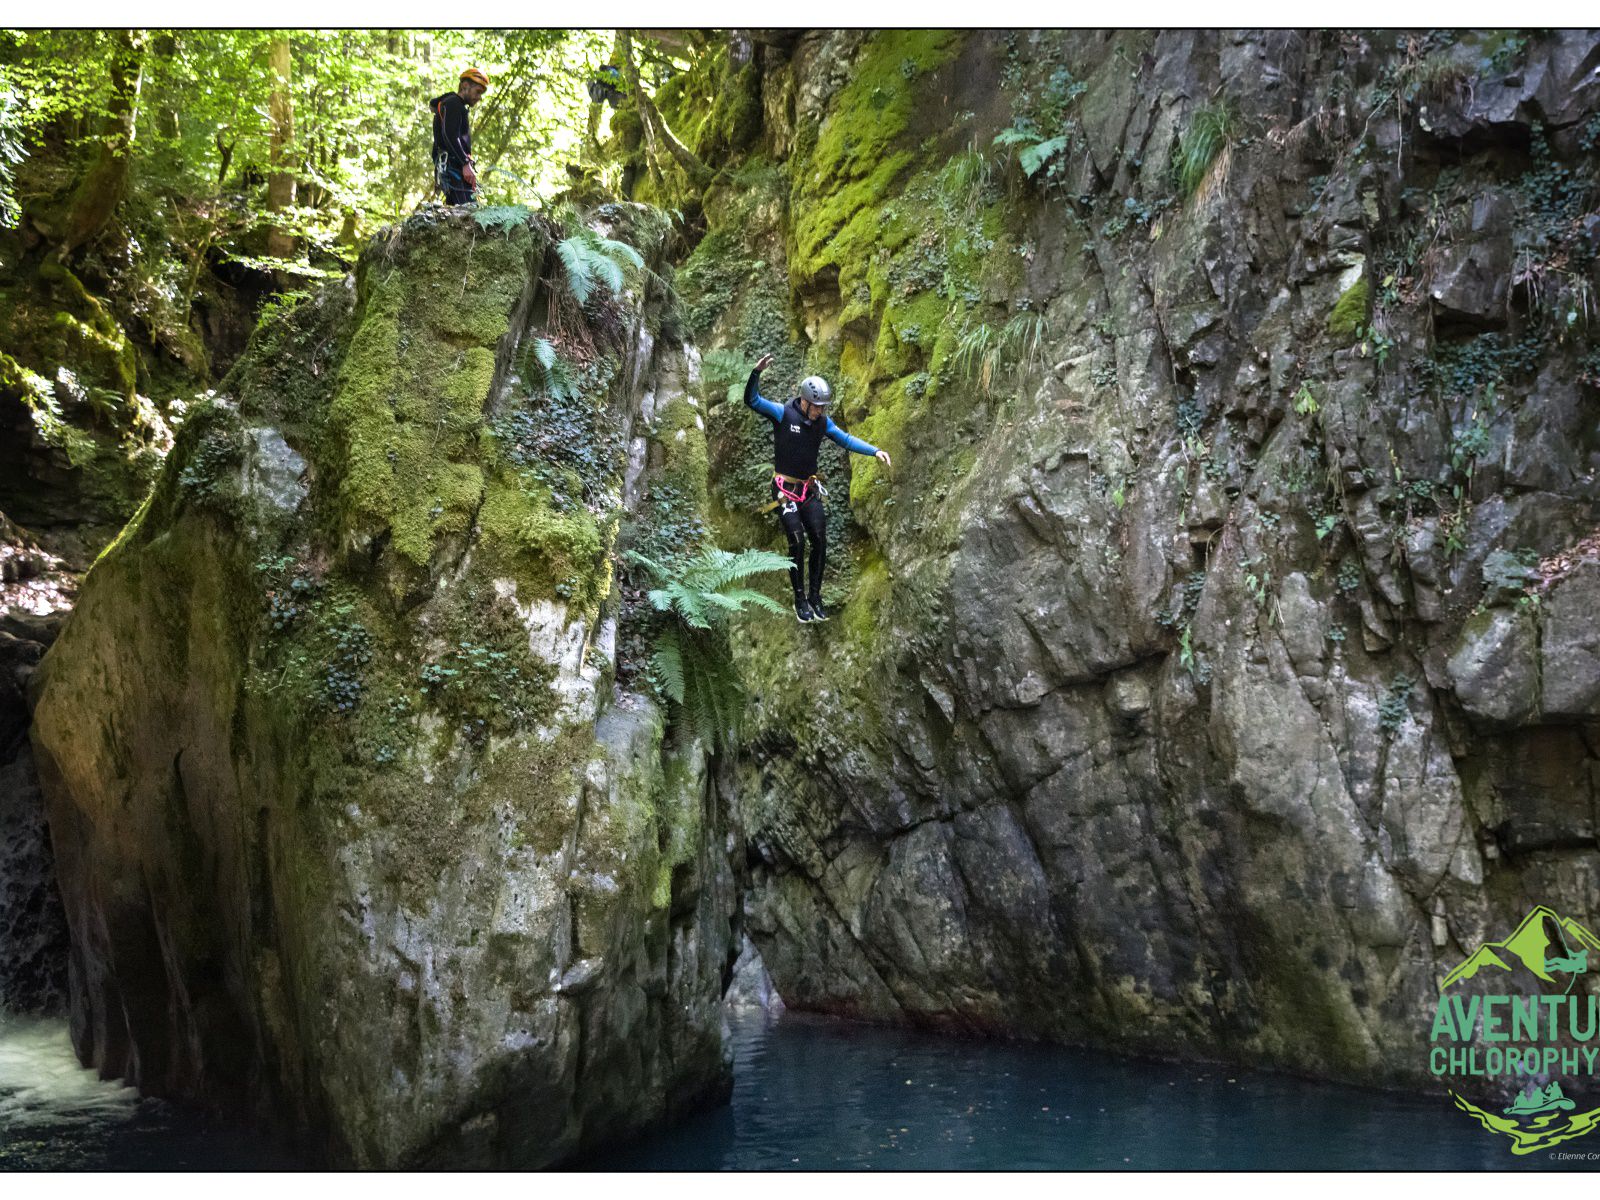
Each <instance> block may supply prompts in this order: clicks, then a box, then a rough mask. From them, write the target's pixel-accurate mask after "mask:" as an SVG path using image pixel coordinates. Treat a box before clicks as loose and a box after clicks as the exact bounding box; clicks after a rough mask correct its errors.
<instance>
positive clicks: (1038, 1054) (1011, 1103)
mask: <svg viewBox="0 0 1600 1200" xmlns="http://www.w3.org/2000/svg"><path fill="white" fill-rule="evenodd" d="M730 1024H731V1028H732V1030H733V1049H734V1057H735V1062H734V1089H733V1103H732V1104H731V1105H730V1106H728V1107H726V1108H723V1109H720V1110H716V1111H713V1112H708V1113H704V1114H702V1115H700V1116H698V1117H695V1118H693V1119H691V1120H690V1121H689V1122H688V1123H687V1124H684V1125H679V1126H677V1127H676V1128H674V1129H672V1130H670V1131H665V1132H663V1133H660V1134H657V1135H655V1136H653V1137H651V1138H650V1139H648V1140H647V1141H644V1142H642V1143H639V1144H636V1145H635V1146H633V1147H631V1148H629V1149H627V1150H625V1151H621V1152H616V1153H610V1154H607V1155H604V1156H600V1157H598V1158H597V1159H596V1160H594V1161H592V1162H590V1163H586V1164H585V1165H586V1166H590V1167H594V1168H598V1169H607V1168H610V1169H619V1170H708V1171H711V1170H791V1171H793V1170H838V1169H863V1170H880V1171H881V1170H923V1171H929V1170H933V1171H937V1170H949V1169H956V1170H991V1169H1010V1170H1085V1169H1091V1170H1146V1171H1148V1170H1174V1169H1178V1170H1182V1169H1203V1170H1341V1169H1343V1170H1348V1169H1383V1170H1483V1169H1492V1170H1516V1169H1527V1168H1534V1169H1538V1168H1552V1167H1553V1168H1561V1169H1567V1170H1570V1169H1572V1168H1573V1167H1575V1166H1576V1167H1582V1166H1583V1165H1584V1164H1583V1163H1581V1162H1571V1161H1566V1162H1563V1161H1558V1160H1555V1159H1552V1158H1551V1156H1550V1155H1549V1154H1548V1153H1546V1154H1532V1155H1528V1156H1526V1157H1525V1158H1517V1157H1515V1156H1513V1155H1512V1154H1511V1153H1510V1152H1509V1151H1508V1150H1507V1149H1506V1147H1507V1146H1508V1145H1509V1144H1510V1143H1509V1142H1507V1141H1506V1140H1505V1139H1503V1138H1499V1137H1491V1136H1490V1135H1489V1134H1487V1133H1485V1132H1484V1131H1483V1130H1482V1129H1481V1128H1480V1127H1479V1126H1478V1124H1477V1122H1475V1121H1472V1120H1470V1119H1468V1118H1466V1117H1465V1116H1463V1115H1462V1114H1461V1113H1460V1112H1458V1111H1456V1109H1455V1108H1454V1106H1453V1105H1452V1104H1451V1102H1450V1100H1449V1098H1448V1097H1447V1096H1444V1095H1443V1094H1441V1095H1439V1096H1438V1097H1432V1096H1401V1095H1391V1094H1388V1093H1383V1092H1372V1091H1367V1090H1364V1089H1357V1088H1342V1087H1333V1086H1329V1085H1326V1084H1316V1083H1310V1082H1307V1081H1305V1080H1300V1079H1295V1078H1292V1077H1289V1076H1283V1075H1269V1074H1265V1073H1262V1072H1251V1071H1238V1070H1216V1069H1213V1068H1210V1067H1194V1066H1187V1067H1186V1066H1181V1065H1171V1064H1165V1063H1155V1062H1146V1061H1140V1060H1134V1059H1126V1058H1118V1057H1114V1056H1111V1055H1106V1054H1099V1053H1095V1052H1092V1051H1085V1050H1077V1049H1069V1048H1066V1047H1057V1046H1040V1045H1034V1044H1028V1043H1018V1042H992V1041H964V1040H955V1039H951V1038H945V1037H934V1036H931V1035H926V1034H918V1033H914V1032H908V1031H905V1030H895V1029H883V1028H875V1027H868V1026H861V1025H851V1024H846V1023H844V1022H840V1021H834V1020H829V1019H826V1018H818V1017H808V1016H805V1015H803V1014H797V1013H786V1014H784V1015H783V1016H782V1017H779V1018H777V1019H776V1020H775V1021H774V1020H770V1019H768V1018H766V1017H765V1016H764V1015H763V1014H761V1013H753V1014H749V1015H741V1016H740V1017H739V1018H737V1019H735V1020H732V1021H731V1022H730ZM1419 1053H1420V1050H1419ZM1596 1137H1597V1138H1600V1134H1597V1135H1596ZM1588 1148H1589V1147H1587V1146H1585V1145H1584V1144H1583V1143H1582V1141H1581V1140H1580V1141H1577V1142H1571V1143H1568V1144H1567V1145H1565V1146H1562V1147H1559V1148H1558V1152H1559V1151H1569V1152H1570V1151H1582V1150H1586V1149H1588ZM1594 1149H1595V1150H1597V1151H1600V1141H1597V1142H1596V1145H1595V1146H1594Z"/></svg>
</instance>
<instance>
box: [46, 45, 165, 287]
mask: <svg viewBox="0 0 1600 1200" xmlns="http://www.w3.org/2000/svg"><path fill="white" fill-rule="evenodd" d="M114 37H115V42H114V45H113V47H112V51H111V68H110V70H111V106H110V109H109V111H108V112H107V113H106V118H105V124H104V126H103V127H102V135H101V139H100V146H99V149H98V150H97V151H96V152H95V157H94V161H93V162H92V163H90V164H89V169H88V170H87V171H85V172H84V174H83V178H82V179H80V180H79V181H78V186H77V188H76V189H75V190H74V191H73V193H72V199H71V200H70V201H69V202H68V207H67V215H66V219H65V220H64V221H63V222H62V238H61V249H60V251H59V253H60V256H61V257H62V258H63V259H65V258H66V257H67V256H68V255H70V254H71V253H72V252H73V251H74V250H76V249H77V248H78V247H79V246H82V245H83V244H84V243H86V242H89V241H91V240H93V239H94V238H95V237H96V236H97V235H98V234H99V233H100V231H101V230H102V229H104V228H105V227H106V222H107V221H109V220H110V219H111V214H112V213H114V212H115V211H116V209H117V205H118V204H119V203H121V201H122V197H123V194H124V192H126V191H127V187H128V166H129V163H130V162H131V161H132V157H133V155H132V150H133V135H134V129H135V127H136V126H137V124H138V119H139V87H140V85H141V84H142V83H143V81H144V49H145V37H144V31H143V30H138V29H121V30H118V31H117V33H116V34H115V35H114Z"/></svg>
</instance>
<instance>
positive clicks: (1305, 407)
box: [1294, 383, 1319, 417]
mask: <svg viewBox="0 0 1600 1200" xmlns="http://www.w3.org/2000/svg"><path fill="white" fill-rule="evenodd" d="M1294 410H1295V412H1297V413H1299V414H1300V415H1301V416H1302V417H1314V416H1316V414H1317V412H1318V410H1319V406H1318V404H1317V398H1316V397H1315V396H1314V395H1312V394H1311V385H1310V384H1306V383H1302V384H1301V385H1300V390H1299V391H1298V392H1296V393H1295V398H1294Z"/></svg>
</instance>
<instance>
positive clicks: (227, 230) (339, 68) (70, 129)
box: [0, 29, 611, 325]
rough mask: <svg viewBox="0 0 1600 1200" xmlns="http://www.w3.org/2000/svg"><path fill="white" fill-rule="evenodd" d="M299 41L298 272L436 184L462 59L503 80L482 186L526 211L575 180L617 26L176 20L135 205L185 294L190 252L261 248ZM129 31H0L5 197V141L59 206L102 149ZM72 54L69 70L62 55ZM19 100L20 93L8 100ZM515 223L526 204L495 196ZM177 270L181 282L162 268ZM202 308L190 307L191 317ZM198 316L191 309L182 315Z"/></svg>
mask: <svg viewBox="0 0 1600 1200" xmlns="http://www.w3.org/2000/svg"><path fill="white" fill-rule="evenodd" d="M277 39H286V40H287V43H288V48H289V60H290V73H289V80H288V90H287V99H288V101H289V102H290V105H291V107H292V113H293V138H292V141H291V142H290V143H289V144H288V146H287V147H286V148H285V150H284V155H285V158H286V159H287V161H288V162H290V163H292V164H293V173H294V175H295V183H296V196H295V202H294V205H293V207H291V208H288V209H282V210H278V211H275V212H272V213H270V220H271V223H272V224H274V225H276V226H278V227H279V228H281V229H283V230H285V231H286V232H289V233H291V234H292V235H294V237H295V238H296V239H297V245H296V248H295V251H294V255H293V263H292V264H291V265H292V269H293V270H295V271H296V272H299V273H301V274H305V273H307V272H308V271H309V270H311V267H312V264H311V261H310V259H311V256H312V254H313V253H314V254H316V255H317V256H319V257H322V256H332V257H347V256H348V254H349V243H350V239H351V237H352V236H353V235H355V234H358V233H359V231H361V230H363V229H371V228H372V227H374V226H375V225H377V224H379V223H380V222H382V221H385V220H396V219H399V218H401V217H402V216H404V215H405V214H406V213H407V212H409V211H411V210H412V209H414V208H415V207H416V205H417V203H418V201H420V200H423V199H426V198H427V197H429V196H430V195H432V194H434V192H433V188H434V182H433V170H432V164H431V162H430V161H429V160H430V143H431V116H430V113H429V111H428V107H427V105H428V102H429V101H430V100H431V99H432V98H434V97H435V96H438V95H439V94H440V93H442V92H445V91H451V90H454V89H455V87H456V77H457V74H458V73H459V71H460V70H461V68H462V66H464V65H466V64H469V63H470V64H474V65H477V66H479V67H481V68H483V69H484V70H486V71H487V72H488V74H489V76H490V79H491V82H492V86H491V87H490V89H489V92H488V94H487V95H486V96H485V98H484V100H483V101H482V102H481V103H480V104H479V105H478V106H477V107H476V108H475V109H474V110H473V112H472V132H473V148H474V152H475V154H476V155H477V158H478V161H479V168H480V178H481V179H482V180H483V182H482V184H481V185H480V190H481V192H482V194H483V196H484V198H485V199H486V200H487V202H489V203H491V204H493V205H496V206H502V205H510V206H511V208H512V209H514V208H515V207H517V206H519V205H522V204H527V203H529V202H532V201H534V200H536V199H538V198H539V197H540V196H544V195H550V194H552V193H554V192H555V191H557V190H558V189H560V188H563V187H565V186H567V184H568V183H569V182H570V181H569V180H568V178H567V176H566V172H565V170H564V169H563V168H564V165H565V159H566V156H565V155H562V154H560V153H556V151H558V150H563V149H566V148H568V147H570V146H571V145H572V143H573V140H574V131H575V130H579V129H582V127H583V124H584V114H585V113H586V112H587V109H588V98H587V96H586V95H584V93H583V82H584V80H585V79H586V78H587V75H588V73H589V70H590V67H591V64H592V63H593V62H596V61H599V60H601V59H603V58H604V57H605V56H606V55H607V54H608V53H609V50H610V41H611V35H610V33H609V32H601V31H586V30H562V29H520V30H431V31H424V30H384V29H372V30H358V29H330V30H317V29H298V30H290V31H284V30H280V29H170V30H150V31H148V32H147V33H146V34H145V35H144V37H143V38H141V39H139V40H138V46H139V55H138V72H137V76H136V78H137V80H138V92H137V98H138V109H137V127H136V136H135V137H134V138H133V139H132V142H131V162H130V164H129V173H130V184H131V186H130V188H129V189H128V196H129V199H128V200H127V201H126V202H125V203H124V206H123V208H124V216H125V218H127V219H129V220H130V221H131V222H132V223H135V224H140V225H142V226H143V228H142V229H140V230H139V237H138V238H137V242H138V245H137V246H135V247H133V253H134V254H135V256H136V257H138V258H142V259H144V260H145V261H146V266H145V269H146V270H147V271H148V273H149V274H150V275H151V276H156V275H158V274H161V273H162V262H163V260H167V261H169V262H171V263H172V264H174V265H175V266H176V267H177V268H178V269H177V270H176V271H175V272H174V274H173V279H174V281H181V282H176V287H177V296H178V299H180V300H182V299H184V297H183V295H182V293H183V291H184V289H185V283H186V280H184V276H185V275H186V274H187V267H188V265H189V264H190V263H193V262H196V261H202V260H205V259H208V258H215V257H223V258H235V259H239V260H246V259H251V260H256V261H262V256H261V254H260V249H261V248H260V246H259V244H258V236H257V234H258V231H259V229H260V228H261V225H262V222H263V221H264V220H266V219H267V218H268V217H269V213H268V211H267V196H266V187H267V183H266V177H267V175H268V174H269V168H270V166H271V156H272V145H271V137H272V132H273V129H272V123H271V121H270V120H269V119H268V113H269V111H270V108H271V99H272V94H273V88H274V82H275V78H274V75H273V72H272V71H271V70H270V68H269V66H268V61H269V60H268V48H269V46H270V44H271V43H272V42H273V41H274V40H277ZM126 51H127V39H126V38H119V37H118V34H117V31H114V30H104V29H37V30H29V31H16V30H10V31H0V212H3V211H4V208H5V204H4V199H3V198H4V197H5V196H6V195H7V194H8V189H7V187H6V185H5V183H4V178H5V172H6V171H7V169H8V166H9V165H14V164H15V162H16V161H17V159H16V158H14V157H8V156H7V154H6V153H5V147H6V146H11V147H12V148H13V149H14V150H16V151H18V152H19V153H20V152H27V153H28V154H30V155H31V156H32V163H33V165H34V167H36V168H38V169H36V170H33V169H31V170H30V171H29V172H28V173H27V175H25V176H24V177H23V178H22V179H20V180H19V181H18V183H19V187H18V198H19V199H20V200H21V201H22V202H23V203H24V204H25V205H29V206H31V207H32V208H33V210H34V211H35V212H36V213H40V214H42V215H45V216H46V217H48V212H47V211H46V210H48V209H49V208H50V207H51V206H52V205H53V204H54V203H55V200H56V197H55V196H54V195H52V191H53V188H54V182H53V181H54V179H56V178H58V177H59V175H60V174H61V173H63V168H65V172H64V173H65V174H67V175H69V176H76V175H78V174H79V173H81V171H82V170H83V169H84V168H85V167H86V166H87V164H88V163H89V162H90V161H92V157H93V155H94V154H95V153H96V152H97V150H98V148H99V145H100V143H101V140H102V127H103V124H104V121H105V118H106V116H107V115H108V114H109V113H110V112H111V111H112V108H113V105H114V98H115V97H114V91H115V87H114V74H113V72H112V70H111V68H112V65H113V63H114V62H115V61H116V59H117V56H118V55H119V54H126ZM64 64H70V68H69V69H68V70H66V71H64V70H63V65H64ZM6 98H10V100H11V104H10V106H9V108H8V107H7V105H6ZM491 214H492V216H494V217H495V219H499V220H513V219H515V218H513V217H511V215H510V212H509V211H507V210H505V209H503V208H499V207H497V209H496V210H491ZM163 282H166V281H163ZM180 316H181V317H183V318H186V317H187V314H186V313H185V314H180ZM184 323H185V322H184V321H183V320H180V322H179V324H180V325H182V324H184Z"/></svg>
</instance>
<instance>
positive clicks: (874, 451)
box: [823, 417, 889, 466]
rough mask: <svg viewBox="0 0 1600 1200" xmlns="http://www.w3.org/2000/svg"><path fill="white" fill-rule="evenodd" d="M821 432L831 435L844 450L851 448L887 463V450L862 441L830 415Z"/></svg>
mask: <svg viewBox="0 0 1600 1200" xmlns="http://www.w3.org/2000/svg"><path fill="white" fill-rule="evenodd" d="M823 432H824V433H826V434H827V435H828V436H829V437H831V438H832V439H833V440H834V441H836V442H838V443H839V445H841V446H843V447H844V448H845V449H846V450H852V451H854V452H855V453H857V454H870V455H872V456H873V457H874V458H876V459H877V460H878V461H879V462H881V463H883V464H884V465H885V466H887V465H889V453H888V451H886V450H879V449H878V448H877V447H876V446H874V445H873V444H872V443H871V442H863V441H862V440H861V439H860V438H858V437H855V436H854V435H853V434H848V433H846V432H845V431H844V430H842V429H840V428H839V427H838V426H837V425H835V424H834V423H833V418H832V417H829V418H828V424H827V425H826V426H825V427H824V429H823Z"/></svg>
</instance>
